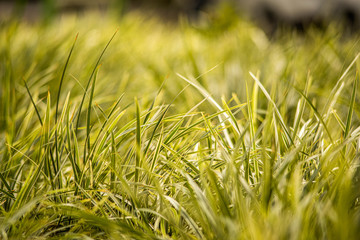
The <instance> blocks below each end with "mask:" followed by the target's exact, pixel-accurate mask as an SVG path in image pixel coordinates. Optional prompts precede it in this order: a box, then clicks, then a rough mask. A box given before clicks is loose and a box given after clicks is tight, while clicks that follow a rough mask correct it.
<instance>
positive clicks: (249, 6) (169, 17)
mask: <svg viewBox="0 0 360 240" xmlns="http://www.w3.org/2000/svg"><path fill="white" fill-rule="evenodd" d="M224 6H227V8H229V9H231V10H233V11H234V13H236V14H239V15H242V16H245V17H247V18H250V19H252V20H253V21H254V22H256V23H257V24H258V25H260V26H261V27H262V28H263V29H265V30H266V32H268V33H271V32H274V31H275V30H276V29H278V28H279V27H283V26H286V27H291V28H295V29H299V30H303V29H304V28H306V27H307V26H309V25H315V26H319V27H324V26H326V25H327V24H328V23H329V22H331V21H341V22H343V23H344V26H345V27H346V28H348V29H351V30H352V31H357V30H358V28H359V26H360V1H359V0H0V17H1V19H6V18H9V17H21V18H24V19H26V20H28V21H34V20H37V19H39V18H45V19H51V18H52V17H54V16H57V15H58V14H69V13H71V14H83V13H84V12H87V11H101V12H104V13H106V12H108V11H111V12H113V13H115V14H119V16H121V15H122V14H123V13H124V12H128V11H134V10H136V11H142V13H144V14H149V15H156V16H158V17H160V18H162V19H163V20H164V21H177V20H178V19H179V16H187V17H189V19H193V20H194V19H195V20H196V19H197V18H198V17H199V16H200V15H206V14H211V13H212V12H214V11H216V10H217V9H218V8H223V7H224Z"/></svg>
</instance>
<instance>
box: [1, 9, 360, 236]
mask: <svg viewBox="0 0 360 240" xmlns="http://www.w3.org/2000/svg"><path fill="white" fill-rule="evenodd" d="M75 20H76V21H75ZM58 21H59V22H58V24H60V27H55V26H54V25H51V24H50V25H33V26H30V25H26V24H24V23H15V22H10V23H6V24H5V23H3V26H4V28H2V30H0V36H1V38H0V43H1V46H2V47H1V49H0V50H1V69H0V77H1V79H0V81H1V86H2V87H1V92H0V99H1V103H0V112H1V118H0V134H1V138H0V235H1V238H2V239H35V238H39V239H59V238H61V239H89V238H90V239H172V238H173V239H356V238H357V236H358V235H359V229H360V228H359V227H360V226H359V223H360V219H359V217H360V215H359V213H360V212H359V195H360V192H359V190H358V189H359V181H358V178H359V171H358V166H359V146H360V145H359V144H360V143H359V134H360V128H359V107H358V104H356V103H357V102H358V101H357V99H358V97H357V96H358V87H357V86H358V85H357V84H358V76H357V74H356V72H357V69H358V67H359V61H358V56H359V55H354V54H350V50H351V52H354V49H355V50H356V51H357V50H358V49H357V45H355V43H356V39H351V38H350V39H348V40H343V39H340V38H339V35H338V33H337V32H336V31H335V30H334V28H333V27H332V26H330V27H329V29H328V30H326V32H325V33H320V32H318V31H317V30H314V29H313V30H311V29H310V30H309V32H307V33H306V34H305V35H302V36H298V35H296V33H293V34H291V35H289V36H284V37H282V38H279V39H277V40H274V41H269V40H268V39H267V37H266V35H264V33H263V32H262V31H261V30H260V29H258V28H257V27H255V26H253V25H251V24H250V23H248V22H246V21H243V20H241V19H236V20H235V22H233V23H232V24H231V25H230V26H229V27H228V28H227V29H226V30H220V29H214V28H211V26H212V23H211V20H208V21H205V22H203V24H202V25H201V26H197V27H194V26H191V25H190V24H189V23H187V22H186V21H184V22H182V24H181V25H180V26H176V27H174V26H167V25H164V24H160V23H159V22H158V21H157V20H155V19H151V20H149V21H147V22H145V21H144V19H143V18H141V17H139V16H138V15H136V14H135V15H131V14H130V15H127V16H125V17H124V19H122V20H121V21H120V22H116V21H115V20H113V19H108V18H104V19H100V20H99V22H98V23H95V22H94V20H93V18H92V17H84V18H80V19H73V18H71V17H66V18H64V19H61V20H58ZM115 23H117V24H119V25H120V26H119V28H118V31H117V34H116V35H115V36H114V35H113V34H114V32H115V31H114V28H113V27H112V26H114V25H115ZM102 24H104V25H105V26H107V27H105V28H101V29H100V27H99V26H102ZM89 26H91V27H89ZM75 29H76V31H74V30H75ZM140 30H141V31H140ZM77 31H78V32H79V36H78V37H77V38H76V40H75V41H73V40H72V39H74V37H75V36H73V35H74V34H73V33H74V32H77ZM55 32H56V33H57V34H56V35H55V34H54V33H55ZM112 35H113V37H111V36H112ZM25 37H26V39H25V40H24V38H25ZM295 43H297V44H298V45H297V47H295V45H294V44H295ZM102 50H103V51H102Z"/></svg>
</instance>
